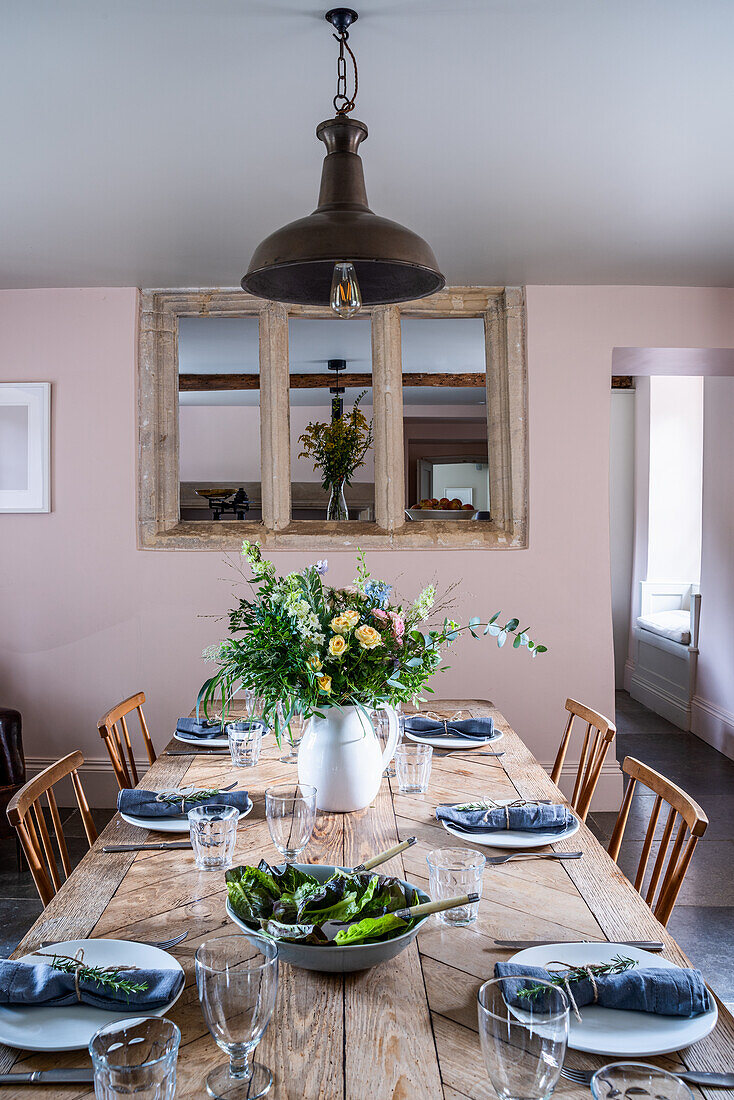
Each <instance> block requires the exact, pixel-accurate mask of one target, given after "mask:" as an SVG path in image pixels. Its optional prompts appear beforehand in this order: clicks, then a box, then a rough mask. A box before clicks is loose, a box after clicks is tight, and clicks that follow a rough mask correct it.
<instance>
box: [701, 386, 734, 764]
mask: <svg viewBox="0 0 734 1100" xmlns="http://www.w3.org/2000/svg"><path fill="white" fill-rule="evenodd" d="M703 454H704V459H703V462H704V465H703V528H702V529H703V535H702V545H701V634H700V641H699V649H700V654H699V658H698V678H697V684H696V695H695V697H694V700H693V707H692V721H693V732H694V733H696V734H698V736H699V737H701V738H703V740H704V741H707V742H708V743H709V744H711V745H713V746H714V747H715V748H718V749H720V750H721V751H722V752H725V753H726V754H727V756H730V757H731V758H732V759H734V378H706V379H705V380H704V442H703Z"/></svg>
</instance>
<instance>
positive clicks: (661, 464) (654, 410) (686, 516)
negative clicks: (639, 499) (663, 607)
mask: <svg viewBox="0 0 734 1100" xmlns="http://www.w3.org/2000/svg"><path fill="white" fill-rule="evenodd" d="M702 478H703V379H702V378H667V377H656V378H651V379H650V490H649V492H650V504H649V520H648V523H649V528H648V555H647V577H646V578H645V579H646V580H648V581H686V582H690V583H693V584H697V583H698V581H699V579H700V576H701V492H702Z"/></svg>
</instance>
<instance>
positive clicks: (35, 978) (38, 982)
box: [0, 949, 184, 1014]
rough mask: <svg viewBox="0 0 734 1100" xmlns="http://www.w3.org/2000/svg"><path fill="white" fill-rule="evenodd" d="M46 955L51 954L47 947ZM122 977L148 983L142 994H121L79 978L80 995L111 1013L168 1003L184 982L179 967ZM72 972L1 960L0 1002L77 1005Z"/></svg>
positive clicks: (118, 991)
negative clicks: (177, 968)
mask: <svg viewBox="0 0 734 1100" xmlns="http://www.w3.org/2000/svg"><path fill="white" fill-rule="evenodd" d="M44 953H45V954H48V955H50V954H51V952H50V951H49V950H48V949H47V950H46V951H45V952H44ZM120 973H121V976H122V977H125V978H128V979H129V980H130V981H131V982H134V983H135V984H136V985H143V984H144V985H147V987H148V988H147V989H146V990H144V991H143V992H142V993H129V994H128V993H124V992H122V990H115V989H112V988H111V987H109V986H103V985H99V984H98V983H97V982H92V981H88V980H87V979H84V978H80V980H79V996H80V997H81V1000H82V1002H83V1003H84V1004H85V1005H93V1006H94V1008H106V1009H108V1010H111V1011H113V1012H127V1013H128V1014H129V1012H130V1009H154V1008H162V1007H163V1006H164V1005H167V1004H168V1003H169V1002H170V1001H172V1000H173V998H174V997H175V996H176V995H177V994H178V992H179V990H180V989H181V986H182V985H183V983H184V975H183V973H182V972H181V971H180V970H127V971H126V970H125V968H124V967H121V968H120ZM78 1003H79V998H78V997H77V995H76V989H75V986H74V975H73V974H64V973H62V972H61V971H60V970H54V969H53V968H52V967H51V966H49V965H48V963H22V962H15V961H13V960H11V959H2V960H0V1004H3V1005H44V1006H45V1007H54V1006H59V1007H61V1006H63V1005H73V1004H78Z"/></svg>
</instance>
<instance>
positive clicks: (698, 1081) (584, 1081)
mask: <svg viewBox="0 0 734 1100" xmlns="http://www.w3.org/2000/svg"><path fill="white" fill-rule="evenodd" d="M668 1072H672V1070H669V1071H668ZM595 1073H596V1070H593V1069H568V1068H567V1067H566V1066H563V1067H562V1069H561V1077H565V1078H566V1080H567V1081H573V1083H574V1084H575V1085H590V1084H591V1078H592V1077H593V1076H594V1074H595ZM673 1076H674V1077H680V1079H681V1081H687V1082H688V1084H690V1085H706V1086H707V1087H708V1088H710V1089H730V1088H734V1073H703V1072H699V1071H698V1070H684V1072H683V1073H675V1074H673Z"/></svg>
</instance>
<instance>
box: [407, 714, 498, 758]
mask: <svg viewBox="0 0 734 1100" xmlns="http://www.w3.org/2000/svg"><path fill="white" fill-rule="evenodd" d="M403 730H404V736H405V737H407V738H408V739H409V740H410V741H415V742H417V743H418V744H419V745H436V746H439V747H441V748H445V749H467V750H468V749H474V748H479V747H480V746H486V745H489V744H491V743H492V742H493V741H499V740H500V738H501V737H502V731H501V730H496V729H495V728H494V721H493V719H492V718H491V717H490V718H473V717H471V715H468V714H466V713H465V712H464V711H461V710H459V711H457V712H456V713H455V714H453V715H452V716H451V717H450V718H441V717H440V716H439V715H438V714H434V713H433V711H423V712H422V713H421V714H416V715H411V716H410V717H406V719H405V722H404V726H403Z"/></svg>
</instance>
